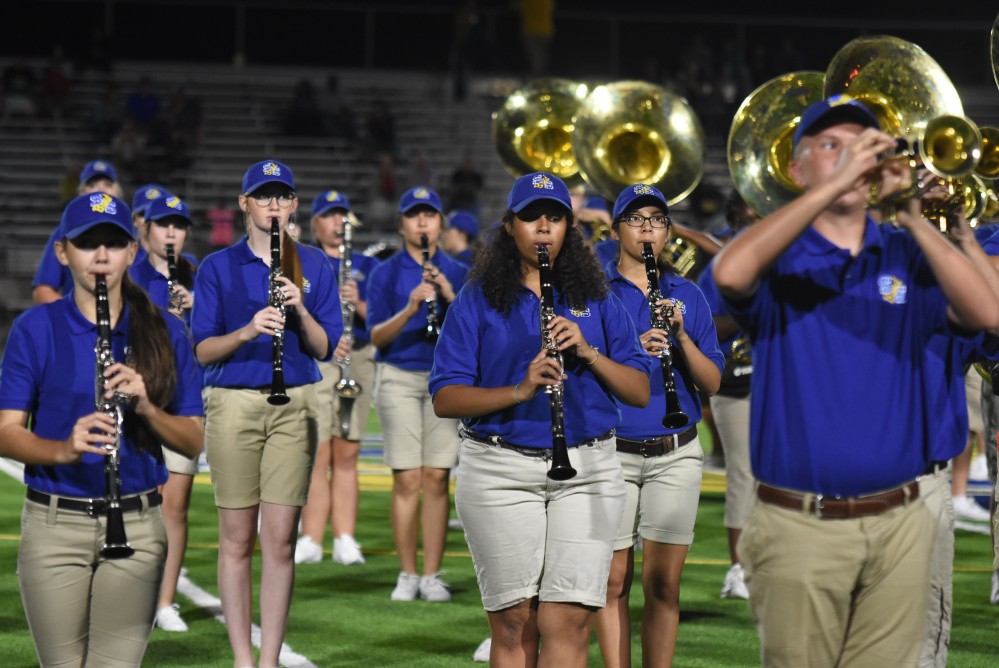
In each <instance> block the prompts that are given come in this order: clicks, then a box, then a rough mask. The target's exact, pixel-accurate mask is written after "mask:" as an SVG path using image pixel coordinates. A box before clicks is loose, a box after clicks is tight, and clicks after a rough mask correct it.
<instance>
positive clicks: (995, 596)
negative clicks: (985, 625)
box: [989, 571, 999, 605]
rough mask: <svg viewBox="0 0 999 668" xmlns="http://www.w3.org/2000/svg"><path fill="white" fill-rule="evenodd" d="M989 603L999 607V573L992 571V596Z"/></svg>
mask: <svg viewBox="0 0 999 668" xmlns="http://www.w3.org/2000/svg"><path fill="white" fill-rule="evenodd" d="M989 603H991V604H992V605H999V571H992V596H990V597H989Z"/></svg>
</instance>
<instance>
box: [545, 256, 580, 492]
mask: <svg viewBox="0 0 999 668" xmlns="http://www.w3.org/2000/svg"><path fill="white" fill-rule="evenodd" d="M538 274H539V278H540V281H541V345H542V346H544V349H545V354H547V355H548V357H550V358H552V359H554V360H556V361H557V362H558V363H559V366H560V367H561V366H562V353H561V352H559V349H558V346H557V345H555V340H554V339H553V338H552V334H551V332H550V331H549V330H548V324H549V323H550V322H551V321H552V320H553V319H554V318H555V297H554V295H553V293H552V272H551V260H550V258H549V256H548V248H547V247H545V245H544V244H538ZM563 389H564V387H563V384H562V381H561V380H559V381H558V382H557V383H555V384H554V385H548V386H546V387H545V394H547V395H548V405H549V406H550V407H551V414H552V417H551V420H552V465H551V468H550V469H548V477H549V478H551V479H552V480H568V479H569V478H573V477H575V476H576V469H574V468H572V464H570V463H569V448H568V446H567V445H566V443H565V419H564V417H565V416H564V414H563V410H562V391H563Z"/></svg>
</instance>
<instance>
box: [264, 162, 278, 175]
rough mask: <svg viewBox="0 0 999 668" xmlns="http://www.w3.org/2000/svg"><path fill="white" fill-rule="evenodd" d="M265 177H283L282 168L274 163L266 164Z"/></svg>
mask: <svg viewBox="0 0 999 668" xmlns="http://www.w3.org/2000/svg"><path fill="white" fill-rule="evenodd" d="M263 169H264V176H281V168H280V167H278V166H277V164H276V163H273V162H265V163H264V168H263Z"/></svg>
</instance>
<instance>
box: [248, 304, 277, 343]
mask: <svg viewBox="0 0 999 668" xmlns="http://www.w3.org/2000/svg"><path fill="white" fill-rule="evenodd" d="M284 323H285V319H284V317H283V316H282V315H281V311H279V310H277V309H276V308H274V307H273V306H265V307H264V308H262V309H260V310H259V311H257V312H256V313H255V314H253V320H251V321H250V322H249V324H248V325H247V328H249V331H250V333H251V334H252V336H250V338H249V340H250V341H252V340H253V339H255V338H257V337H258V336H260V335H261V334H270V335H271V336H274V335H275V334H277V333H278V332H279V331H281V330H282V329H284Z"/></svg>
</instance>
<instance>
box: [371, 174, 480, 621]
mask: <svg viewBox="0 0 999 668" xmlns="http://www.w3.org/2000/svg"><path fill="white" fill-rule="evenodd" d="M399 214H400V215H399V231H400V234H401V236H402V241H403V247H402V249H401V250H400V251H399V252H398V253H396V254H395V255H393V256H392V257H390V258H389V259H387V260H386V261H385V262H383V263H382V264H380V265H379V266H378V267H376V268H375V270H374V271H373V272H371V277H370V278H369V280H368V304H369V309H368V326H369V327H370V332H371V341H372V342H373V343H374V344H375V346H377V348H378V350H377V353H376V355H375V360H376V361H377V362H378V363H379V364H378V372H377V373H378V380H377V381H376V382H377V386H378V387H377V391H376V393H375V408H376V410H377V411H378V416H379V418H380V420H381V424H382V434H383V435H384V438H385V463H386V465H388V466H389V467H390V468H391V469H392V538H393V541H394V542H395V548H396V551H397V552H398V553H399V564H400V566H401V570H400V572H399V577H398V579H397V580H396V586H395V589H393V591H392V596H391V598H392V600H394V601H412V600H415V599H416V598H417V597H419V598H423V599H425V600H428V601H438V602H444V601H450V600H451V590H450V588H449V587H448V585H447V584H446V583H445V582H444V580H443V579H442V578H441V573H440V567H441V560H442V559H443V556H444V543H445V538H446V535H447V518H448V514H449V509H450V496H449V494H448V473H449V471H450V469H451V468H452V467H453V466H454V464H455V462H456V461H457V457H458V427H457V423H456V422H455V421H454V420H447V419H440V418H438V417H437V416H436V415H434V412H433V405H432V404H431V397H430V394H429V392H428V391H427V377H428V376H429V374H430V367H431V366H432V364H433V354H434V346H435V343H436V337H437V333H438V332H439V328H440V324H441V322H442V320H443V313H444V311H445V309H446V307H447V305H448V304H449V303H450V302H451V301H453V300H454V297H455V292H456V291H457V290H458V289H459V288H460V287H461V285H462V283H464V282H465V274H467V273H468V267H466V266H465V265H464V264H461V263H460V262H458V261H457V260H454V259H452V258H450V257H449V256H448V255H446V254H445V253H443V252H438V251H439V247H438V243H439V241H440V236H441V232H442V231H443V226H444V214H443V211H442V205H441V200H440V197H439V196H438V195H437V193H435V192H434V191H433V190H430V189H429V188H425V187H423V186H417V187H415V188H412V189H410V190H408V191H406V192H405V193H403V195H402V197H401V198H400V200H399ZM421 493H422V497H423V498H422V507H421V499H420V496H421ZM421 527H422V529H423V576H422V577H421V576H419V575H418V574H417V567H416V554H417V550H416V547H417V536H418V533H419V529H420V528H421Z"/></svg>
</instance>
